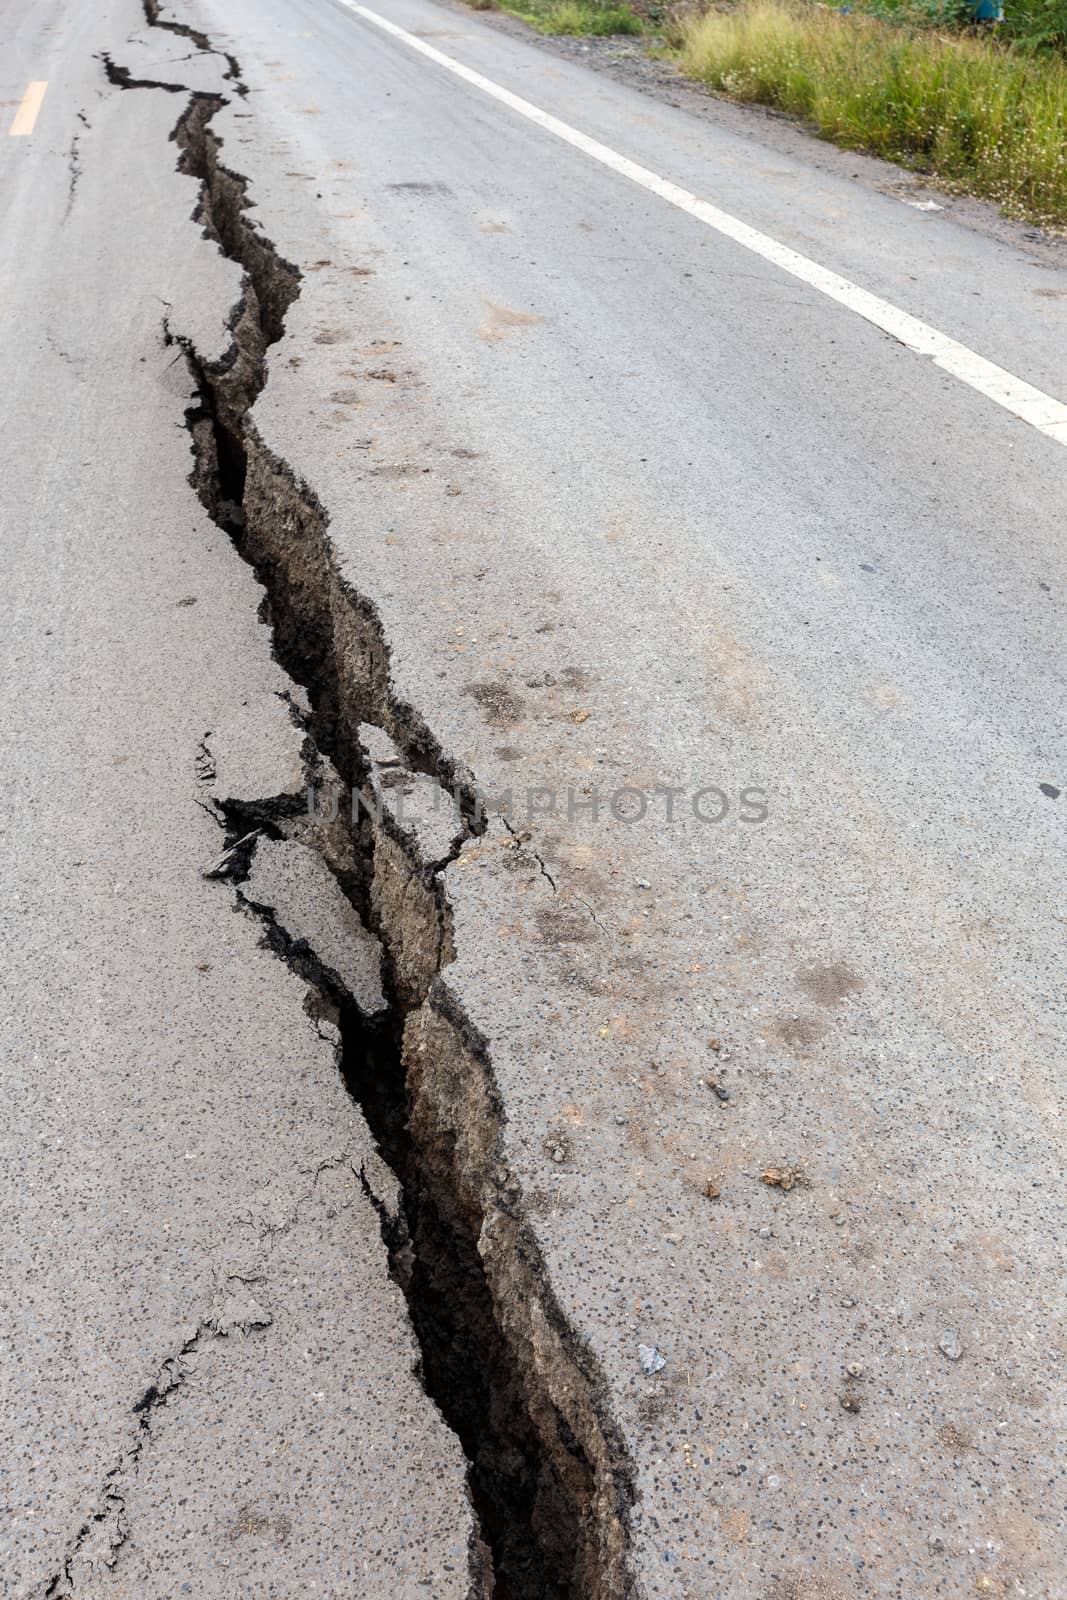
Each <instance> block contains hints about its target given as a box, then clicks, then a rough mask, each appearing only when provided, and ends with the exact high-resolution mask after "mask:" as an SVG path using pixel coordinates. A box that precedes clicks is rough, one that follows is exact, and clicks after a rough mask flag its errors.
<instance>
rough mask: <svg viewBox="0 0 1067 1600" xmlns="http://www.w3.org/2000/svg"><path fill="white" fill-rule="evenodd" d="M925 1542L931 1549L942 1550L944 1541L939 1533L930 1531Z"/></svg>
mask: <svg viewBox="0 0 1067 1600" xmlns="http://www.w3.org/2000/svg"><path fill="white" fill-rule="evenodd" d="M926 1542H927V1544H928V1545H929V1546H930V1549H931V1550H943V1549H944V1548H945V1541H944V1539H942V1537H941V1535H940V1534H939V1533H932V1534H931V1535H930V1537H929V1539H927V1541H926Z"/></svg>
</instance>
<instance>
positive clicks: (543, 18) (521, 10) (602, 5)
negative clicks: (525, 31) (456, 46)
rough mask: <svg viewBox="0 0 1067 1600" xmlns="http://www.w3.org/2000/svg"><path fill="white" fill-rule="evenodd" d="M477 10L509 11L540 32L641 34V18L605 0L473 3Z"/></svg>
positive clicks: (491, 1) (490, 1)
mask: <svg viewBox="0 0 1067 1600" xmlns="http://www.w3.org/2000/svg"><path fill="white" fill-rule="evenodd" d="M474 4H475V6H476V8H477V9H478V10H483V11H487V10H490V9H493V10H496V9H499V10H500V11H510V12H511V14H512V15H513V16H516V17H521V18H522V20H523V22H528V23H529V24H530V26H531V27H532V28H536V29H537V31H538V32H539V33H571V34H609V33H641V32H642V31H643V25H642V22H641V19H640V17H638V16H636V15H635V14H634V12H632V11H631V10H630V8H629V6H626V5H611V4H609V3H608V0H488V4H486V3H485V0H474Z"/></svg>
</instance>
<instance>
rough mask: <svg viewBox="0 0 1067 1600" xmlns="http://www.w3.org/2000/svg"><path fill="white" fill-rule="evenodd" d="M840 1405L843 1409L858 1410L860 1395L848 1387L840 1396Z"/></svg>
mask: <svg viewBox="0 0 1067 1600" xmlns="http://www.w3.org/2000/svg"><path fill="white" fill-rule="evenodd" d="M841 1405H842V1408H843V1409H844V1410H845V1411H858V1410H859V1408H860V1397H859V1395H858V1394H853V1393H852V1391H851V1390H850V1389H846V1390H845V1392H844V1394H843V1395H842V1396H841Z"/></svg>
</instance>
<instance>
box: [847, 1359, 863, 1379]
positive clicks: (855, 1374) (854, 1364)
mask: <svg viewBox="0 0 1067 1600" xmlns="http://www.w3.org/2000/svg"><path fill="white" fill-rule="evenodd" d="M845 1371H846V1372H847V1373H848V1375H849V1377H850V1378H862V1377H863V1368H862V1367H861V1366H860V1364H859V1362H858V1361H850V1362H849V1364H848V1366H847V1367H846V1368H845Z"/></svg>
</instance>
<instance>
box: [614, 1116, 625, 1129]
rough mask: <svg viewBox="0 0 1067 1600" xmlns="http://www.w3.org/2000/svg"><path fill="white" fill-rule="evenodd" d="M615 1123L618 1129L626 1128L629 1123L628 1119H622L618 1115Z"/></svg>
mask: <svg viewBox="0 0 1067 1600" xmlns="http://www.w3.org/2000/svg"><path fill="white" fill-rule="evenodd" d="M615 1122H616V1125H617V1126H618V1127H620V1128H625V1126H626V1122H627V1118H626V1117H620V1116H618V1115H616V1117H615Z"/></svg>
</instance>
